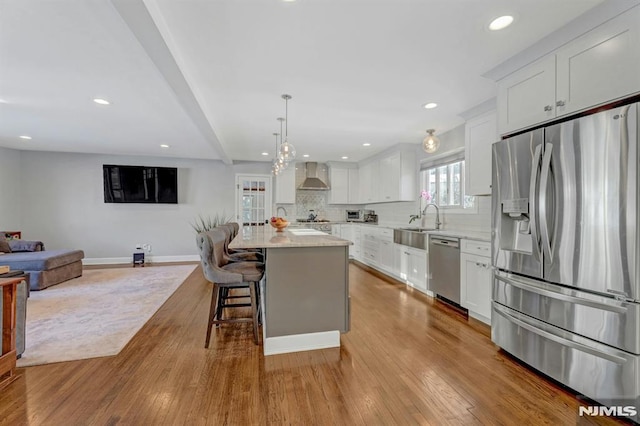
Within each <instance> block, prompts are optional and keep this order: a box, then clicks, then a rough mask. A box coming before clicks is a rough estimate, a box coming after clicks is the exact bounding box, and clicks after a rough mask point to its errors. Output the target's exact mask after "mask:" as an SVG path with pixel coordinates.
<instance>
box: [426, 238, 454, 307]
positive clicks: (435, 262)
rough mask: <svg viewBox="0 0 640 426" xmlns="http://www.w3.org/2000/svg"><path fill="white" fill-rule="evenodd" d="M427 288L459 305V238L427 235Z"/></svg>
mask: <svg viewBox="0 0 640 426" xmlns="http://www.w3.org/2000/svg"><path fill="white" fill-rule="evenodd" d="M429 290H431V291H432V292H434V293H435V294H436V295H437V296H439V297H440V298H444V299H445V301H448V302H454V303H455V304H456V305H457V306H459V305H460V239H459V238H454V237H440V236H438V237H436V236H433V235H431V236H429Z"/></svg>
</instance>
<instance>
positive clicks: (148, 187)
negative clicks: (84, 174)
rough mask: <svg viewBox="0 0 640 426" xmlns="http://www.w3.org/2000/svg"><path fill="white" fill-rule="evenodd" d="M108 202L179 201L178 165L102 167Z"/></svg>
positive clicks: (111, 165)
mask: <svg viewBox="0 0 640 426" xmlns="http://www.w3.org/2000/svg"><path fill="white" fill-rule="evenodd" d="M102 175H103V178H104V202H105V203H146V204H177V203H178V169H177V168H175V167H146V166H116V165H113V164H105V165H103V166H102Z"/></svg>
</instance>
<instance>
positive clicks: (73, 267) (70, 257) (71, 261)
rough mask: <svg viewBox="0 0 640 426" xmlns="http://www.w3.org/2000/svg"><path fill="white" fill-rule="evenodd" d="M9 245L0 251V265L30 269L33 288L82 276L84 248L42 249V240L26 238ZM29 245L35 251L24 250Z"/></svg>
mask: <svg viewBox="0 0 640 426" xmlns="http://www.w3.org/2000/svg"><path fill="white" fill-rule="evenodd" d="M29 243H34V244H29ZM9 246H10V247H11V252H10V253H4V254H2V255H0V266H1V265H8V266H9V267H10V268H11V270H21V271H24V272H27V273H29V281H30V288H31V290H42V289H45V288H47V287H50V286H52V285H55V284H59V283H61V282H63V281H67V280H70V279H72V278H76V277H80V276H82V259H83V258H84V252H83V251H82V250H42V249H44V247H43V245H42V243H41V242H39V241H35V242H29V241H23V240H17V241H9ZM30 247H31V248H32V249H33V250H35V251H24V250H25V249H29V248H30ZM17 250H19V251H17Z"/></svg>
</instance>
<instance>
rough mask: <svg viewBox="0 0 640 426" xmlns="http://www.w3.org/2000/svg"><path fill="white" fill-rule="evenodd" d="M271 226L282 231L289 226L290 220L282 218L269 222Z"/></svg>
mask: <svg viewBox="0 0 640 426" xmlns="http://www.w3.org/2000/svg"><path fill="white" fill-rule="evenodd" d="M269 223H270V224H271V226H273V227H274V228H276V232H282V231H284V229H285V228H286V227H287V226H289V222H288V221H286V220H281V221H280V222H269Z"/></svg>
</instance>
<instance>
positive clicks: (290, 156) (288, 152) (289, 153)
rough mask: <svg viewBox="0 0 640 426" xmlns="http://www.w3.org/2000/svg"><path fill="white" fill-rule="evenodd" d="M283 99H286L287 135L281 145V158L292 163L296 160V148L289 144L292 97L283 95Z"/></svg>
mask: <svg viewBox="0 0 640 426" xmlns="http://www.w3.org/2000/svg"><path fill="white" fill-rule="evenodd" d="M282 99H284V105H285V106H284V108H285V114H284V116H285V122H286V124H285V133H284V135H285V136H284V143H283V144H282V145H280V154H279V156H280V158H282V161H284V162H285V163H287V164H288V163H290V162H291V161H293V160H295V158H296V148H295V147H294V146H293V145H291V144H290V143H289V121H288V119H289V99H291V95H282Z"/></svg>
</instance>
